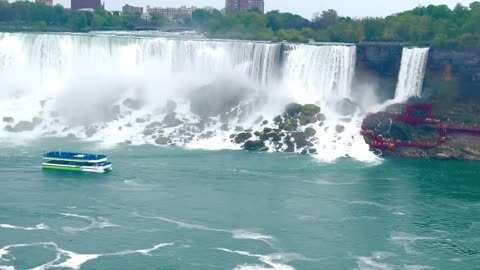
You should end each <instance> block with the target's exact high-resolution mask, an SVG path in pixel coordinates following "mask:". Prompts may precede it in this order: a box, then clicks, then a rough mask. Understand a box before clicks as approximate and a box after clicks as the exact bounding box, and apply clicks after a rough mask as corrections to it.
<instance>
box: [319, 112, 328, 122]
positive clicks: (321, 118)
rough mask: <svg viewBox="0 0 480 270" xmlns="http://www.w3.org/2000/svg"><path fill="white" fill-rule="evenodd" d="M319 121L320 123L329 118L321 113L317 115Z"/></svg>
mask: <svg viewBox="0 0 480 270" xmlns="http://www.w3.org/2000/svg"><path fill="white" fill-rule="evenodd" d="M317 120H318V121H326V120H327V117H326V116H325V114H323V113H319V114H317Z"/></svg>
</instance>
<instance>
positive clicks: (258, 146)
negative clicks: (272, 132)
mask: <svg viewBox="0 0 480 270" xmlns="http://www.w3.org/2000/svg"><path fill="white" fill-rule="evenodd" d="M243 148H244V149H245V150H248V151H267V150H268V148H267V147H266V146H265V143H264V142H263V141H259V140H255V141H252V140H250V141H246V142H245V144H244V145H243Z"/></svg>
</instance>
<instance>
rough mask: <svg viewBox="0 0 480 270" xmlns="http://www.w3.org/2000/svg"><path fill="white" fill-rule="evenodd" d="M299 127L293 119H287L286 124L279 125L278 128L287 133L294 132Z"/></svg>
mask: <svg viewBox="0 0 480 270" xmlns="http://www.w3.org/2000/svg"><path fill="white" fill-rule="evenodd" d="M297 127H298V121H297V120H296V119H293V118H287V119H285V121H284V122H282V123H280V124H279V125H278V128H280V129H282V130H285V131H294V130H296V129H297Z"/></svg>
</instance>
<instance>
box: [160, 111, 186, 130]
mask: <svg viewBox="0 0 480 270" xmlns="http://www.w3.org/2000/svg"><path fill="white" fill-rule="evenodd" d="M176 115H177V114H176V113H174V112H172V113H169V114H167V115H166V116H165V117H164V118H163V121H162V123H163V124H164V125H165V127H176V126H179V125H181V124H183V122H182V121H181V120H179V119H177V118H176Z"/></svg>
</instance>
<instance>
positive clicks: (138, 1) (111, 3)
mask: <svg viewBox="0 0 480 270" xmlns="http://www.w3.org/2000/svg"><path fill="white" fill-rule="evenodd" d="M53 1H54V4H57V3H60V4H62V5H63V6H65V7H70V0H53ZM102 1H105V6H106V9H108V10H120V9H121V7H122V6H123V5H124V4H130V5H133V6H143V7H145V6H146V5H151V6H158V7H167V6H168V7H179V6H182V5H187V6H196V7H204V6H213V7H215V8H218V9H222V8H223V7H224V6H225V0H102ZM474 1H475V0H335V1H332V0H330V1H326V0H265V9H266V10H267V11H268V10H274V9H277V10H280V11H282V12H291V13H295V14H299V15H301V16H303V17H305V18H307V19H310V18H311V17H312V14H313V13H314V12H316V11H322V10H327V9H335V10H337V12H338V13H339V14H340V15H341V16H350V17H355V18H359V17H379V16H381V17H384V16H387V15H391V14H394V13H398V12H401V11H405V10H409V9H412V8H415V7H416V6H419V5H429V4H434V5H442V4H447V5H448V6H450V7H451V8H453V7H454V6H455V4H456V3H462V4H464V5H467V6H468V4H469V3H471V2H474Z"/></svg>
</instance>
